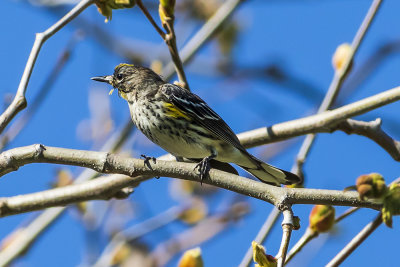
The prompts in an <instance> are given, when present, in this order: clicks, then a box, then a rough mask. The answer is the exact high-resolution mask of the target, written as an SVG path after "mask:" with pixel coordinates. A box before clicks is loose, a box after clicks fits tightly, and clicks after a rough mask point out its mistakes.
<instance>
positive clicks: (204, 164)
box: [193, 157, 211, 184]
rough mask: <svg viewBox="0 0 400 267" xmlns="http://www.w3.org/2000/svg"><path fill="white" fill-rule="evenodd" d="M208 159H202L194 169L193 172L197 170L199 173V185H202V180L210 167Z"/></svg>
mask: <svg viewBox="0 0 400 267" xmlns="http://www.w3.org/2000/svg"><path fill="white" fill-rule="evenodd" d="M210 160H211V158H210V157H205V158H204V159H202V160H201V161H200V162H199V163H197V165H196V166H195V167H194V169H193V170H196V169H197V168H198V169H199V172H200V184H203V180H204V179H205V178H206V177H207V175H208V173H209V172H210V169H211V165H210Z"/></svg>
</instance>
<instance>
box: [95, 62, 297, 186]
mask: <svg viewBox="0 0 400 267" xmlns="http://www.w3.org/2000/svg"><path fill="white" fill-rule="evenodd" d="M92 80H95V81H100V82H105V83H108V84H110V85H111V86H113V88H116V89H118V93H119V95H120V96H121V97H122V98H124V99H125V100H126V101H127V102H128V105H129V110H130V113H131V118H132V121H133V122H134V123H135V125H136V126H137V128H138V129H139V130H140V131H142V132H143V134H144V135H146V136H147V137H148V138H149V139H150V140H151V141H153V142H154V143H156V144H157V145H159V146H161V147H162V148H163V149H165V150H166V151H168V152H169V153H171V154H172V155H174V156H175V157H176V158H177V160H178V161H181V160H182V159H183V158H187V159H197V160H200V162H199V163H198V164H197V166H196V168H198V169H199V171H200V178H201V181H203V179H205V178H206V176H207V174H208V171H209V169H210V161H211V160H212V159H214V160H217V161H220V162H225V163H235V164H236V165H238V166H240V167H241V168H243V169H245V170H246V171H247V172H249V173H251V174H252V175H254V176H255V177H257V178H258V179H260V180H261V181H262V182H265V183H268V184H273V185H278V186H279V185H280V184H293V183H298V182H300V178H299V177H298V176H296V175H295V174H293V173H290V172H287V171H284V170H281V169H279V168H276V167H273V166H271V165H269V164H267V163H264V162H262V161H261V160H259V159H257V158H256V157H254V156H253V155H251V154H250V153H249V152H247V151H246V149H245V148H244V147H243V146H242V145H241V144H240V142H239V139H238V138H237V136H236V135H235V134H234V133H233V131H232V130H231V128H230V127H229V126H228V125H227V124H226V123H225V121H224V120H223V119H222V118H221V117H220V116H219V115H218V114H217V113H215V111H213V110H212V109H211V108H210V107H209V106H208V105H207V103H206V102H204V101H203V100H202V99H201V98H200V97H199V96H197V95H195V94H193V93H191V92H190V91H189V90H187V89H184V88H182V87H180V86H178V85H175V84H170V83H167V82H165V81H164V80H163V79H162V78H161V77H160V76H159V75H157V74H156V73H155V72H154V71H152V70H151V69H148V68H145V67H141V66H134V65H130V64H119V65H118V66H117V67H115V70H114V74H113V75H108V76H100V77H93V78H92Z"/></svg>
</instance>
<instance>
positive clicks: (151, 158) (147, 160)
mask: <svg viewBox="0 0 400 267" xmlns="http://www.w3.org/2000/svg"><path fill="white" fill-rule="evenodd" d="M140 157H142V158H143V159H144V165H146V166H147V168H149V169H150V170H153V168H152V167H151V165H150V160H152V161H153V163H154V164H156V161H157V160H156V158H155V157H148V156H146V155H144V154H142V155H140Z"/></svg>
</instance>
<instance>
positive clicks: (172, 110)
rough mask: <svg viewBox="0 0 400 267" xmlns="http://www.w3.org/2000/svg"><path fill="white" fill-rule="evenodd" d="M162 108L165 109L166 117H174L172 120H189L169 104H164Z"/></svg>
mask: <svg viewBox="0 0 400 267" xmlns="http://www.w3.org/2000/svg"><path fill="white" fill-rule="evenodd" d="M164 107H166V108H167V113H166V115H167V116H170V117H174V118H180V117H183V118H185V119H187V120H190V118H189V116H187V115H186V114H184V113H183V112H182V111H181V110H180V109H178V108H177V107H175V106H174V105H172V104H171V103H165V104H164Z"/></svg>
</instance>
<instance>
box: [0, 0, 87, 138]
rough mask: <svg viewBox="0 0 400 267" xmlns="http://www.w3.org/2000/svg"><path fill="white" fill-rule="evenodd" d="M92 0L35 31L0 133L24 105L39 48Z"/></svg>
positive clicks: (82, 3) (1, 122)
mask: <svg viewBox="0 0 400 267" xmlns="http://www.w3.org/2000/svg"><path fill="white" fill-rule="evenodd" d="M93 2H94V0H82V1H81V2H79V3H78V4H77V5H76V6H75V7H74V8H73V9H72V10H71V11H70V12H68V13H67V14H66V15H65V16H64V17H63V18H61V19H60V20H59V21H58V22H57V23H56V24H54V25H53V26H51V27H50V28H48V29H47V30H46V31H44V32H41V33H37V34H36V39H35V42H34V44H33V47H32V51H31V53H30V55H29V58H28V61H27V63H26V66H25V70H24V73H23V74H22V78H21V81H20V83H19V86H18V90H17V93H16V94H15V97H14V99H13V101H12V102H11V104H10V105H9V106H8V107H7V109H6V110H5V111H4V112H3V114H1V116H0V133H2V132H3V130H4V128H5V127H6V126H7V125H8V124H9V123H10V121H11V120H12V119H13V118H14V117H15V115H17V113H18V112H20V111H21V110H23V109H24V108H25V107H26V98H25V92H26V87H27V85H28V82H29V78H30V77H31V74H32V70H33V67H34V65H35V62H36V59H37V57H38V55H39V51H40V48H41V47H42V45H43V44H44V42H46V41H47V40H48V39H49V38H50V37H51V36H53V35H54V34H55V33H56V32H58V31H59V30H60V29H61V28H63V27H64V26H65V25H67V24H68V23H69V22H70V21H71V20H73V19H74V18H75V17H76V16H78V15H79V14H80V13H81V12H82V11H83V10H85V9H86V8H87V7H88V6H90V5H91V4H92V3H93Z"/></svg>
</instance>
